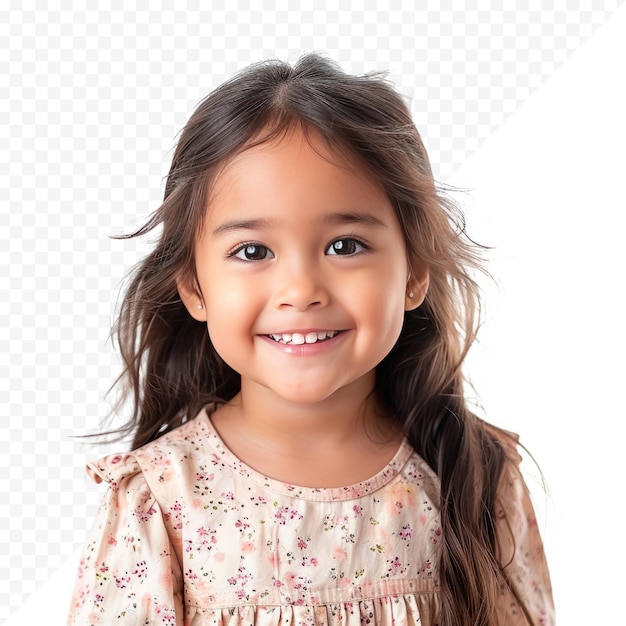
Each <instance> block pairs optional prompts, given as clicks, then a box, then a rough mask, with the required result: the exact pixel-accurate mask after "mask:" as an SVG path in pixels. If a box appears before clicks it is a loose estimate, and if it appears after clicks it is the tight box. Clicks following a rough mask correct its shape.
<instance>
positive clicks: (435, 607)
mask: <svg viewBox="0 0 626 626" xmlns="http://www.w3.org/2000/svg"><path fill="white" fill-rule="evenodd" d="M88 472H89V473H90V475H91V477H92V478H93V479H94V480H95V481H96V482H101V481H106V482H108V483H109V489H108V492H107V495H106V498H105V499H104V500H103V502H102V505H101V507H100V509H99V512H98V515H97V518H96V522H95V524H94V527H93V530H92V532H91V535H90V538H89V540H88V543H87V545H86V547H85V549H84V552H83V556H82V559H81V561H80V565H79V571H78V580H77V583H76V587H75V591H74V595H73V598H72V603H71V608H70V615H69V618H68V624H107V625H108V624H112V625H115V624H120V625H129V624H133V625H139V624H172V625H174V624H176V625H183V624H184V625H186V626H309V625H313V624H316V625H317V624H328V625H332V626H366V625H367V624H376V625H377V626H378V625H381V626H391V625H392V624H394V625H398V626H412V625H413V624H421V625H423V626H432V625H435V624H437V623H438V614H439V609H440V599H439V579H438V563H439V559H440V551H441V543H442V533H441V526H440V522H439V511H438V504H437V503H438V502H439V481H438V479H437V476H436V475H435V474H434V473H433V471H432V470H431V469H430V468H429V467H428V465H427V464H426V463H425V462H424V461H423V460H422V459H421V458H420V457H419V456H418V455H417V454H416V453H415V452H414V451H413V449H412V448H411V446H410V445H409V444H408V443H407V442H406V441H405V442H404V443H403V444H402V445H401V446H400V448H399V450H398V451H397V453H396V455H395V456H394V458H393V459H392V460H391V462H390V463H389V464H388V465H387V466H386V467H385V468H384V469H383V470H382V471H380V472H379V473H378V474H376V475H375V476H373V477H372V478H371V479H370V480H368V481H365V482H363V483H359V484H357V485H351V486H348V487H342V488H324V489H314V488H308V487H298V486H295V485H290V484H285V483H283V482H279V481H276V480H273V479H271V478H267V477H266V476H263V475H261V474H259V473H258V472H256V471H254V470H253V469H251V468H250V467H248V466H246V465H245V464H244V463H242V462H241V461H240V460H239V459H237V458H236V457H235V456H234V455H233V454H232V453H231V452H230V450H229V449H228V448H227V447H226V446H225V445H224V443H223V442H222V441H221V439H220V437H219V435H218V434H217V432H216V431H215V429H214V428H213V425H212V423H211V420H210V417H209V415H208V414H207V412H206V411H202V412H201V413H200V414H199V415H198V416H197V417H196V418H195V419H194V420H191V421H189V422H187V423H186V424H184V425H183V426H181V427H179V428H177V429H176V430H174V431H171V432H170V433H167V434H166V435H164V436H162V437H160V438H159V439H157V440H156V441H153V442H151V443H149V444H147V445H146V446H144V447H143V448H140V449H138V450H135V451H134V452H131V453H127V454H121V455H110V456H107V457H105V458H104V459H102V460H101V461H99V462H97V463H94V464H90V465H89V466H88ZM500 501H501V509H499V510H498V511H497V512H496V517H497V520H498V521H497V523H498V524H499V527H500V526H502V528H505V527H506V529H507V531H506V532H504V531H503V532H502V533H501V535H499V539H500V551H501V552H502V554H503V556H502V559H503V561H504V562H505V563H507V566H506V568H505V572H506V573H507V575H508V578H509V580H510V581H511V584H512V586H513V587H514V589H515V591H516V592H517V595H518V597H519V598H523V599H524V602H525V605H526V608H527V610H528V611H529V613H530V615H531V616H532V617H533V620H534V621H535V623H536V624H552V623H553V609H552V599H551V593H550V583H549V577H548V571H547V568H546V564H545V560H544V556H543V550H542V545H541V540H540V538H539V534H538V531H537V527H536V523H535V519H534V515H533V512H532V507H531V506H530V501H529V499H528V495H527V492H526V489H525V486H524V484H523V482H522V481H521V479H520V478H519V475H518V474H513V473H511V474H510V475H506V476H505V477H504V478H503V481H502V487H501V497H500ZM509 529H510V531H509ZM513 541H514V542H515V546H516V549H515V552H514V555H513V548H512V546H513V543H512V542H513ZM502 616H503V623H507V624H508V623H511V624H517V623H521V624H526V623H527V622H526V620H525V618H524V617H523V616H522V612H521V611H520V610H519V607H518V605H517V603H516V601H515V600H514V595H513V594H512V593H511V592H510V591H507V592H504V593H503V596H502Z"/></svg>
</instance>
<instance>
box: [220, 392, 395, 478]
mask: <svg viewBox="0 0 626 626" xmlns="http://www.w3.org/2000/svg"><path fill="white" fill-rule="evenodd" d="M362 382H364V381H362ZM349 391H350V393H348V390H346V389H345V388H343V389H342V390H340V391H339V392H336V393H335V394H333V395H332V396H331V397H329V398H327V399H325V400H322V401H319V402H315V403H294V402H287V401H285V399H284V398H280V397H277V396H276V395H275V394H273V393H272V392H271V391H269V390H268V389H267V388H265V387H259V386H255V385H251V384H246V383H245V382H244V383H242V388H241V393H239V394H238V395H237V396H235V398H233V399H232V400H231V401H230V402H229V403H227V404H226V405H223V406H222V407H220V408H219V409H217V410H216V411H215V413H213V414H212V416H211V421H212V422H213V425H214V427H215V429H216V430H217V432H218V433H219V434H220V436H221V438H222V440H223V441H224V442H225V444H226V446H227V447H228V448H229V449H230V450H231V451H232V452H233V453H234V454H235V456H237V457H238V458H239V459H240V460H242V461H243V462H244V463H246V464H248V465H250V466H251V467H253V468H254V469H256V470H257V471H259V472H261V473H263V474H265V475H266V476H270V477H273V478H276V479H279V480H284V481H285V482H289V483H292V484H298V485H301V486H311V487H332V486H344V485H349V484H354V483H356V482H360V481H362V480H365V479H367V478H370V477H371V476H373V475H374V474H375V473H376V472H378V471H379V470H380V469H381V468H382V467H384V466H385V464H386V463H388V462H389V460H390V459H391V458H392V457H393V455H394V454H395V453H396V451H397V449H398V446H399V444H400V441H401V440H402V433H401V432H400V428H398V427H397V426H396V427H394V423H393V421H392V420H391V419H389V417H388V412H387V411H386V410H385V408H384V406H383V404H382V403H381V402H380V401H379V400H378V398H377V396H376V394H375V392H374V385H373V380H372V381H371V384H358V385H356V387H355V388H352V389H351V390H349Z"/></svg>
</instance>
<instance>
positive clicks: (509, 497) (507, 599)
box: [495, 435, 555, 626]
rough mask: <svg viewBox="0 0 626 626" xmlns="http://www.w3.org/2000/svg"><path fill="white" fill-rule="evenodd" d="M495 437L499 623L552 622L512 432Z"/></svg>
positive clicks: (540, 625)
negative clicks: (502, 584)
mask: <svg viewBox="0 0 626 626" xmlns="http://www.w3.org/2000/svg"><path fill="white" fill-rule="evenodd" d="M498 439H499V440H500V442H501V443H502V445H503V448H504V450H505V453H506V456H507V462H506V463H505V466H504V470H503V473H502V477H501V479H500V485H499V492H498V500H497V504H496V508H495V530H496V539H497V549H498V558H499V560H500V565H501V567H502V571H503V572H504V574H505V576H506V578H507V581H508V583H509V585H510V589H509V590H507V592H505V593H504V594H503V595H502V603H501V606H500V607H499V609H500V614H501V616H502V623H503V624H524V625H526V624H531V625H532V626H553V625H554V623H555V615H554V604H553V600H552V586H551V583H550V574H549V571H548V565H547V562H546V557H545V554H544V550H543V542H542V540H541V536H540V533H539V528H538V525H537V519H536V517H535V511H534V508H533V505H532V502H531V498H530V493H529V491H528V487H527V486H526V483H525V482H524V479H523V478H522V475H521V472H520V468H519V464H520V462H521V457H520V455H519V452H518V451H517V443H518V442H517V436H515V435H511V436H505V437H502V436H498ZM522 607H523V608H522Z"/></svg>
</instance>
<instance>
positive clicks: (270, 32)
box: [0, 0, 622, 619]
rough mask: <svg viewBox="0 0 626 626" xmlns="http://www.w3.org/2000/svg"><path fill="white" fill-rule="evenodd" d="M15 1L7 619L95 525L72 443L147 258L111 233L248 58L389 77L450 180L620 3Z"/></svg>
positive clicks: (2, 112) (6, 295)
mask: <svg viewBox="0 0 626 626" xmlns="http://www.w3.org/2000/svg"><path fill="white" fill-rule="evenodd" d="M10 4H13V6H14V7H15V8H12V9H11V8H10V9H7V8H2V9H0V94H2V96H1V98H0V238H1V241H2V243H1V246H0V288H1V290H2V305H1V309H0V319H1V324H0V372H1V375H0V391H1V392H2V402H1V403H0V412H1V413H0V415H1V417H0V419H1V430H0V433H1V434H0V468H1V474H0V563H2V567H1V568H0V619H4V618H6V617H8V616H9V614H10V613H11V611H12V610H13V609H15V608H16V607H18V606H19V605H20V604H21V603H22V602H23V600H24V599H25V597H26V596H28V595H30V594H31V593H33V592H34V591H35V590H36V589H37V587H38V586H39V585H40V584H41V583H42V581H44V580H46V578H47V577H48V576H49V575H50V573H51V572H53V571H54V570H56V569H57V568H58V567H59V566H60V565H61V564H62V563H63V561H64V560H65V559H66V558H67V557H68V556H69V555H70V554H72V553H73V552H74V550H75V549H76V548H77V547H78V546H79V545H81V544H82V542H83V541H84V536H85V530H86V528H87V527H88V526H89V525H90V523H91V520H92V518H93V515H94V512H95V507H96V505H97V502H98V500H99V498H100V496H101V493H102V491H101V490H99V489H96V487H95V486H92V485H91V484H88V483H87V481H86V479H85V476H84V464H85V461H86V460H87V459H88V458H94V457H97V456H100V455H101V454H104V453H106V452H108V451H109V449H108V448H106V447H100V448H95V449H94V448H86V447H85V446H83V445H82V444H80V443H79V442H76V441H75V440H73V439H72V437H73V436H76V435H81V434H84V433H86V432H90V431H94V430H96V429H97V427H98V423H99V420H100V418H102V417H103V416H104V415H106V414H107V413H108V411H109V409H110V401H109V400H108V399H107V398H105V392H106V390H107V389H108V387H109V386H110V384H111V383H112V382H113V380H114V378H115V376H116V375H117V373H118V362H117V358H116V356H115V354H114V352H113V350H112V347H111V345H110V343H109V342H108V341H107V338H108V332H109V328H110V324H111V320H112V317H113V313H114V305H115V301H116V298H117V290H118V287H119V286H120V282H121V280H122V278H123V276H124V274H125V273H126V272H127V270H128V269H129V268H130V266H131V265H132V264H133V263H135V262H136V261H137V260H138V259H139V258H140V256H141V255H142V254H143V253H145V251H146V250H147V249H148V246H147V243H145V242H134V241H131V242H121V241H111V240H110V239H109V235H111V234H119V233H122V232H128V231H130V230H132V229H133V228H135V227H136V226H137V225H138V224H139V223H141V221H142V219H143V218H144V217H145V216H146V215H147V214H148V213H149V212H150V211H152V210H154V209H155V208H156V207H157V206H158V204H159V201H160V198H161V195H162V192H163V184H162V181H163V177H164V176H165V174H166V172H167V169H168V166H169V159H170V158H171V153H172V152H171V151H172V148H173V146H174V144H175V137H176V134H177V132H178V131H179V130H180V129H181V128H182V126H183V125H184V123H185V121H186V119H187V118H188V116H189V115H190V113H191V112H192V110H193V109H194V107H195V105H196V104H197V103H198V102H199V100H200V99H201V98H203V97H204V96H205V95H206V94H207V93H208V92H209V91H210V90H211V89H212V88H214V87H215V86H217V85H218V84H219V83H221V82H222V81H223V80H224V79H226V78H228V77H229V76H231V75H232V74H233V72H235V71H236V70H238V69H240V68H242V67H244V66H245V65H247V64H248V63H250V62H252V61H257V60H260V59H263V58H267V57H279V58H283V59H286V60H291V61H294V60H295V59H297V57H298V56H299V55H300V54H301V53H303V52H307V51H321V52H325V53H327V54H328V55H329V56H330V57H331V58H333V59H335V60H337V61H339V62H340V63H341V64H342V65H343V67H344V68H345V69H346V70H348V71H351V72H357V73H360V72H364V71H370V70H388V71H389V73H390V77H391V79H392V80H393V81H394V82H395V83H396V85H397V86H398V88H399V89H400V90H401V91H402V92H403V93H404V94H405V95H406V96H407V97H408V98H410V99H411V107H412V110H413V113H414V117H415V120H416V123H417V124H418V127H419V128H420V130H421V132H422V135H423V137H424V139H425V142H426V145H427V148H428V150H429V153H430V156H431V160H432V162H433V165H434V169H435V172H436V175H437V176H438V177H439V178H440V179H442V180H445V179H447V178H449V177H450V176H451V175H452V173H453V172H454V170H455V168H457V167H458V166H459V165H460V164H462V163H463V162H464V160H465V159H467V157H468V156H469V155H470V154H471V153H472V152H473V151H475V150H476V149H477V148H478V147H479V146H480V144H481V142H483V141H484V140H485V139H486V138H488V137H489V136H490V135H491V134H492V133H493V132H494V130H495V129H496V128H497V127H498V126H499V125H501V124H502V123H503V122H504V121H505V120H506V118H507V116H509V115H510V114H511V113H512V112H514V111H515V110H516V109H517V108H518V107H519V106H520V104H521V103H523V102H524V101H525V100H526V99H527V98H528V97H529V96H530V95H531V93H532V92H533V91H534V90H535V89H536V88H537V87H539V86H540V85H541V84H542V82H543V81H544V80H545V79H546V78H547V77H548V76H550V75H551V74H552V73H553V72H554V71H555V70H556V68H557V67H558V66H559V65H560V64H562V63H563V62H564V61H566V59H567V58H568V56H569V55H570V54H571V53H572V52H573V51H575V50H576V49H577V48H579V47H580V46H581V45H582V43H583V42H584V41H585V39H587V38H588V37H589V36H591V35H592V34H593V32H594V30H595V29H596V28H597V27H598V26H600V25H601V24H603V23H604V22H605V21H606V20H607V19H608V18H609V16H610V15H611V14H612V13H613V12H614V11H615V10H617V9H618V8H619V6H620V5H621V4H622V2H621V1H617V0H615V1H612V2H611V1H608V2H598V3H594V4H595V5H596V7H597V8H596V9H594V10H590V9H588V8H585V7H588V6H589V5H590V4H591V3H582V2H580V3H579V2H565V1H564V0H561V1H558V2H554V3H551V4H552V6H551V7H550V8H546V7H545V3H539V2H529V3H515V9H511V10H501V9H500V8H498V7H497V6H496V5H497V4H499V3H493V5H494V6H493V7H491V8H484V7H485V6H488V3H479V2H467V3H466V5H467V6H466V8H465V9H464V10H454V9H453V8H452V7H453V4H454V3H452V2H451V1H450V0H445V1H443V2H439V3H430V4H431V5H432V6H433V8H432V9H418V10H415V9H414V8H413V7H414V5H416V4H422V3H415V2H413V1H404V2H399V1H398V2H393V3H390V6H393V7H394V8H393V9H391V10H390V9H389V8H388V7H382V8H379V9H377V10H371V9H370V8H365V7H366V6H367V7H370V6H372V5H373V4H374V3H370V2H367V3H366V2H353V3H351V5H352V7H353V8H351V9H349V10H339V9H328V8H326V7H325V3H322V2H306V1H305V2H301V3H299V4H300V5H301V8H299V9H293V8H291V7H293V6H294V5H295V3H290V2H286V1H284V0H283V1H279V2H276V3H275V5H276V7H277V8H275V9H274V10H271V11H261V10H259V9H258V8H257V7H258V5H259V4H260V3H254V2H229V3H226V2H211V3H200V2H193V3H192V2H190V3H186V8H185V9H180V10H177V11H173V10H171V9H170V8H169V5H171V3H168V4H166V3H164V4H163V5H162V6H157V4H158V3H157V2H152V3H148V4H150V6H151V7H152V8H151V9H150V10H129V9H128V8H125V6H126V5H127V4H128V3H122V2H119V1H117V0H116V1H115V2H112V3H110V5H109V7H108V8H107V9H99V10H88V11H85V10H81V9H79V8H77V9H74V8H73V7H72V3H70V2H59V1H54V0H52V1H50V2H47V3H45V4H46V5H47V7H48V8H46V9H41V8H40V7H41V6H44V5H43V4H41V3H35V2H33V1H30V2H28V1H26V2H21V3H19V4H20V5H21V6H23V7H24V8H17V7H18V3H17V2H13V3H10ZM75 4H76V5H78V3H75ZM209 4H210V5H211V8H210V10H208V9H202V8H200V7H202V6H208V5H209ZM328 4H331V3H328ZM226 5H228V6H230V7H233V6H235V7H236V8H230V9H226V8H224V7H225V6H226ZM435 7H436V8H435ZM70 586H71V583H70V582H69V581H68V589H69V587H70ZM68 597H69V596H68Z"/></svg>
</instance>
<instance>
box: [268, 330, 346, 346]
mask: <svg viewBox="0 0 626 626" xmlns="http://www.w3.org/2000/svg"><path fill="white" fill-rule="evenodd" d="M337 332H338V331H336V330H322V331H320V332H315V331H312V332H310V333H307V334H306V335H303V334H302V333H282V334H280V335H270V337H271V338H272V339H273V340H274V341H278V342H279V343H290V344H292V345H295V346H301V345H302V344H304V343H317V342H318V341H323V340H324V339H332V338H333V337H334V336H335V335H336V334H337Z"/></svg>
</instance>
